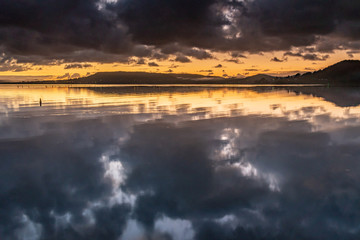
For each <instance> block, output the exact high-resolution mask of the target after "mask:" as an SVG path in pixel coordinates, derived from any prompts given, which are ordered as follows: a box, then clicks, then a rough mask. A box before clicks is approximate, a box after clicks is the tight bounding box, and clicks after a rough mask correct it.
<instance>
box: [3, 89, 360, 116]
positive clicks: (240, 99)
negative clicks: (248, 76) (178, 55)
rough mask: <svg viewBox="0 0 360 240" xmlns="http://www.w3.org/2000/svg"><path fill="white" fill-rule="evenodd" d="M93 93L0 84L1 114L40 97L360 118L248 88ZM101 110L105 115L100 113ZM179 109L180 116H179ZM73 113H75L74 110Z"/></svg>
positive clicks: (162, 108)
mask: <svg viewBox="0 0 360 240" xmlns="http://www.w3.org/2000/svg"><path fill="white" fill-rule="evenodd" d="M98 89H99V91H96V90H95V91H93V90H89V89H87V88H73V87H67V86H65V87H53V86H51V85H48V86H36V85H24V86H23V87H22V88H18V87H17V86H14V85H11V86H9V85H6V86H5V85H3V86H1V87H0V96H1V97H0V106H2V107H0V112H1V111H5V110H4V109H12V110H15V111H21V110H24V109H26V108H29V107H35V106H38V105H39V99H40V98H41V99H42V104H43V107H49V108H53V109H65V108H66V109H71V108H88V109H90V110H91V109H92V110H96V111H97V112H99V113H104V114H127V113H140V112H141V113H161V114H182V113H186V114H188V113H196V112H199V111H203V112H205V115H204V118H213V117H218V116H234V114H235V115H248V114H259V115H269V116H276V117H287V118H290V119H292V120H307V121H315V120H314V119H313V116H315V115H323V114H328V115H329V116H331V117H332V118H339V119H346V118H350V117H359V116H360V106H358V107H348V108H342V107H338V106H336V105H334V104H333V103H330V102H327V101H325V100H323V99H322V98H317V97H311V96H309V95H302V94H300V95H296V94H295V93H291V92H288V91H285V90H279V91H272V92H264V93H259V92H256V91H254V90H252V89H251V88H196V87H195V88H194V89H200V90H199V91H195V90H192V89H191V87H190V88H186V89H187V90H186V91H173V92H166V87H152V88H150V90H151V89H153V90H154V91H150V93H149V92H148V93H141V92H140V91H141V89H142V88H141V87H140V88H139V87H137V89H134V91H133V92H132V91H131V92H125V91H122V92H124V93H121V94H116V93H101V89H100V88H98ZM116 89H119V90H120V89H122V90H123V89H124V88H123V87H118V88H116ZM116 89H115V90H114V91H116ZM159 90H163V91H159ZM183 90H184V89H183ZM124 106H126V108H124ZM106 107H110V108H106ZM119 107H122V108H119ZM303 107H312V109H313V112H311V113H310V114H309V113H306V111H303ZM105 108H106V109H107V110H109V111H108V112H105V111H103V109H105ZM179 109H182V111H183V112H180V113H179ZM102 111H103V112H102ZM57 114H61V113H57ZM64 114H65V113H64ZM73 114H76V111H74V112H73Z"/></svg>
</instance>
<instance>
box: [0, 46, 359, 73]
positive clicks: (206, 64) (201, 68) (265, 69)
mask: <svg viewBox="0 0 360 240" xmlns="http://www.w3.org/2000/svg"><path fill="white" fill-rule="evenodd" d="M283 54H284V52H283V51H279V52H272V53H264V54H248V55H246V56H247V58H238V59H237V60H238V61H239V63H234V62H229V61H226V60H229V59H230V58H231V57H230V55H229V54H228V53H213V55H214V59H206V60H198V59H195V58H191V62H190V63H179V62H175V61H173V60H172V59H173V58H170V59H168V60H165V61H155V62H156V63H157V64H158V65H159V66H157V67H150V66H148V65H147V64H144V65H137V64H136V63H129V64H126V63H111V64H102V63H89V64H91V65H92V66H91V67H89V68H76V69H64V66H65V65H66V64H61V65H54V66H36V67H34V66H32V67H31V69H30V70H27V71H23V72H1V73H0V77H1V76H3V77H2V79H4V76H17V77H18V78H19V80H21V77H22V76H24V77H25V76H43V77H45V79H50V80H56V79H68V78H69V76H73V75H74V74H76V75H77V74H79V75H80V76H81V77H84V76H86V75H89V74H93V73H96V72H114V71H129V72H133V71H141V72H157V73H169V72H170V71H171V73H191V74H201V75H209V76H221V77H247V76H252V75H256V74H268V75H274V76H287V75H293V74H296V73H297V72H312V71H316V70H319V69H323V68H325V67H327V66H329V65H332V64H334V63H336V62H339V61H342V60H345V59H349V57H348V55H347V54H346V51H335V52H334V53H333V54H330V57H329V58H328V59H326V60H324V61H305V60H303V59H301V58H299V57H288V58H287V60H285V61H284V62H274V61H271V59H272V58H273V57H277V58H279V59H280V58H281V57H282V56H283ZM356 57H360V54H357V55H355V56H354V58H356ZM148 62H154V60H148ZM219 64H221V65H222V67H220V68H216V67H215V66H217V65H219ZM174 66H175V67H174ZM208 71H212V73H213V74H211V75H210V74H209V73H208ZM65 74H68V75H67V76H65ZM61 76H64V77H63V78H60V77H61ZM74 76H75V75H74ZM5 78H6V77H5ZM41 80H43V79H41Z"/></svg>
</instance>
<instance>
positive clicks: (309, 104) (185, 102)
mask: <svg viewBox="0 0 360 240" xmlns="http://www.w3.org/2000/svg"><path fill="white" fill-rule="evenodd" d="M300 92H301V93H300ZM345 93H346V89H340V90H339V89H328V90H326V89H323V88H316V89H311V88H296V89H272V88H262V89H261V88H255V89H244V88H233V89H230V88H214V89H211V88H210V89H209V88H205V89H204V88H179V89H174V88H172V89H163V88H160V89H153V90H151V88H150V89H149V88H140V89H139V88H137V89H134V88H131V89H125V88H55V89H54V88H53V89H51V90H49V89H44V88H40V87H39V88H34V87H33V88H30V89H17V88H15V87H2V88H0V104H1V105H0V123H1V125H0V239H34V240H35V239H174V240H181V239H207V240H208V239H359V236H360V208H359V204H360V163H359V160H360V146H359V145H360V120H359V116H360V107H359V106H356V101H357V100H356V99H358V96H359V94H358V93H359V91H356V90H351V91H350V90H349V95H346V96H347V97H346V99H345V97H342V94H345ZM349 96H352V98H350V97H349ZM39 98H41V99H42V101H43V102H42V107H40V106H39V102H38V101H39ZM338 98H339V99H338ZM344 99H345V100H347V102H346V103H344ZM349 99H350V100H349ZM351 99H353V100H351ZM336 101H338V102H336ZM340 103H341V104H340Z"/></svg>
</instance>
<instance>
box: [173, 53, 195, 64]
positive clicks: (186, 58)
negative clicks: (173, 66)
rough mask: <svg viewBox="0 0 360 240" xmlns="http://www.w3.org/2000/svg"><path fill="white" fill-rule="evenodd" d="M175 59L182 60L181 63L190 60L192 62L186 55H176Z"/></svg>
mask: <svg viewBox="0 0 360 240" xmlns="http://www.w3.org/2000/svg"><path fill="white" fill-rule="evenodd" d="M175 61H176V62H181V63H189V62H191V60H190V59H189V58H188V57H186V56H184V55H178V56H176V58H175Z"/></svg>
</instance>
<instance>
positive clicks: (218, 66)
mask: <svg viewBox="0 0 360 240" xmlns="http://www.w3.org/2000/svg"><path fill="white" fill-rule="evenodd" d="M222 67H223V65H221V64H220V63H219V64H218V65H216V66H214V68H222Z"/></svg>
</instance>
